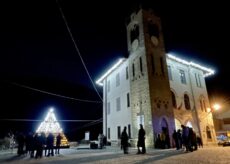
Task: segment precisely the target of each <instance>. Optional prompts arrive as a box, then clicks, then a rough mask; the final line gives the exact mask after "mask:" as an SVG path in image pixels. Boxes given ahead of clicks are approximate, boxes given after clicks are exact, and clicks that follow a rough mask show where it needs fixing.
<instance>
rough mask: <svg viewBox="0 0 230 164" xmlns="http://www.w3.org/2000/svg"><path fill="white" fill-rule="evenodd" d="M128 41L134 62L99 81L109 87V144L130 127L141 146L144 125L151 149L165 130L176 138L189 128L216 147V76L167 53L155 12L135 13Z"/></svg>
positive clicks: (116, 67)
mask: <svg viewBox="0 0 230 164" xmlns="http://www.w3.org/2000/svg"><path fill="white" fill-rule="evenodd" d="M127 42H128V51H129V57H128V58H127V59H120V60H119V61H118V62H117V63H116V64H115V65H114V66H112V67H111V69H109V70H108V71H107V72H106V73H105V74H104V75H103V76H102V77H101V78H99V79H98V80H97V84H99V85H103V133H104V134H105V135H106V136H107V139H108V140H109V141H111V142H112V144H113V143H118V142H119V139H120V136H121V131H122V129H123V127H124V126H126V127H127V129H128V134H129V136H130V138H131V139H130V140H131V142H132V144H133V145H136V141H137V136H138V129H139V124H143V126H144V129H145V130H146V145H147V146H148V147H153V146H154V141H155V139H156V136H157V134H159V133H161V132H162V128H163V129H165V130H166V132H167V133H168V134H169V136H170V137H172V133H173V130H174V129H179V128H181V127H180V126H181V124H184V125H186V126H190V127H192V128H193V129H194V131H195V132H196V133H197V134H198V135H201V137H202V140H203V143H204V144H213V143H216V138H215V130H214V126H213V119H212V114H211V113H209V111H208V109H210V108H209V107H210V105H209V99H208V94H207V90H206V84H205V79H204V77H205V76H208V75H211V74H213V73H214V71H212V70H211V69H208V68H205V67H203V66H200V65H198V64H196V63H192V62H188V61H185V60H182V59H179V58H177V57H175V56H173V55H170V54H166V53H165V47H164V41H163V34H162V27H161V21H160V18H159V17H157V16H155V15H154V14H153V12H152V11H149V10H148V11H147V10H144V9H140V10H139V11H138V12H137V13H133V14H131V16H130V22H129V23H128V24H127ZM170 140H171V143H172V138H170Z"/></svg>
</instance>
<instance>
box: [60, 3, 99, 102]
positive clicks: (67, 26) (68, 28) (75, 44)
mask: <svg viewBox="0 0 230 164" xmlns="http://www.w3.org/2000/svg"><path fill="white" fill-rule="evenodd" d="M56 2H57V5H58V7H59V10H60V12H61V15H62V18H63V20H64V22H65V25H66V28H67V30H68V33H69V35H70V37H71V39H72V41H73V44H74V46H75V49H76V51H77V54H78V56H79V57H80V59H81V62H82V65H83V66H84V68H85V71H86V73H87V75H88V77H89V79H90V81H91V83H92V85H93V87H94V89H95V91H96V92H97V94H98V96H99V97H100V99H101V101H103V99H102V98H101V96H100V94H99V92H98V90H97V88H96V86H95V84H94V82H93V80H92V78H91V76H90V74H89V71H88V69H87V67H86V65H85V62H84V60H83V58H82V56H81V53H80V50H79V48H78V46H77V43H76V42H75V40H74V37H73V34H72V32H71V30H70V27H69V25H68V23H67V20H66V18H65V15H64V13H63V11H62V8H61V5H60V4H59V2H58V0H56Z"/></svg>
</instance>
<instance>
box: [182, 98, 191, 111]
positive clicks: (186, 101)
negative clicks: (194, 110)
mask: <svg viewBox="0 0 230 164" xmlns="http://www.w3.org/2000/svg"><path fill="white" fill-rule="evenodd" d="M184 105H185V109H187V110H189V109H191V107H190V100H189V96H188V95H187V94H184Z"/></svg>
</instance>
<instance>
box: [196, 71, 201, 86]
mask: <svg viewBox="0 0 230 164" xmlns="http://www.w3.org/2000/svg"><path fill="white" fill-rule="evenodd" d="M195 79H196V86H197V87H201V81H200V75H199V74H196V73H195Z"/></svg>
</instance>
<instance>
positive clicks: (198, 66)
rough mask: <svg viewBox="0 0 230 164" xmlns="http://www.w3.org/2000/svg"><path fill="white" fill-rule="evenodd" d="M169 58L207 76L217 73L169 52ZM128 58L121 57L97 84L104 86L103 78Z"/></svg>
mask: <svg viewBox="0 0 230 164" xmlns="http://www.w3.org/2000/svg"><path fill="white" fill-rule="evenodd" d="M167 58H168V59H171V60H174V61H176V62H178V63H181V64H184V65H187V66H191V67H194V68H197V69H199V70H201V71H203V72H204V76H205V77H207V76H210V75H213V74H214V73H215V71H214V70H212V69H210V68H207V67H204V66H201V65H199V64H197V63H194V62H191V61H190V62H189V61H186V60H184V59H181V58H178V57H176V56H174V55H172V54H167ZM126 60H127V59H126V58H120V59H119V60H118V61H117V62H116V63H115V64H114V65H113V66H112V67H111V68H110V69H109V70H108V71H106V72H105V73H104V74H103V75H102V76H101V77H100V78H99V79H98V80H97V81H96V84H98V85H100V86H103V80H104V79H105V78H106V77H107V76H108V75H110V74H111V73H112V72H113V71H114V70H116V69H117V68H118V67H119V66H120V65H122V64H123V63H124V62H125V61H126Z"/></svg>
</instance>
